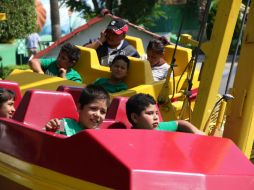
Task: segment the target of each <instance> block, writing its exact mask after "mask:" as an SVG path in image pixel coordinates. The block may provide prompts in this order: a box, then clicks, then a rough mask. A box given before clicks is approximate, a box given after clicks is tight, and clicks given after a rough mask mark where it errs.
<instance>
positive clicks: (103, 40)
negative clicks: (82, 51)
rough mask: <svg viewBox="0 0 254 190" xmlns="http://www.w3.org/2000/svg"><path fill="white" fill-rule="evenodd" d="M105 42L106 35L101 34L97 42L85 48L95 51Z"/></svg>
mask: <svg viewBox="0 0 254 190" xmlns="http://www.w3.org/2000/svg"><path fill="white" fill-rule="evenodd" d="M105 41H106V33H105V31H104V32H101V36H100V38H98V39H97V40H95V41H93V42H91V43H89V44H87V45H85V47H88V48H92V49H97V48H98V47H100V46H102V44H103V43H104V42H105Z"/></svg>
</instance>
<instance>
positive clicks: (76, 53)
mask: <svg viewBox="0 0 254 190" xmlns="http://www.w3.org/2000/svg"><path fill="white" fill-rule="evenodd" d="M79 58H80V49H79V48H77V47H76V46H74V45H72V44H70V43H66V44H64V45H63V46H62V48H61V50H60V53H59V55H58V57H57V59H55V58H47V59H36V58H34V59H32V60H30V61H29V65H30V68H31V69H32V70H33V71H34V72H37V73H41V74H44V73H45V74H47V75H51V76H58V77H61V78H65V79H67V80H72V81H75V82H78V83H82V78H81V76H80V75H79V73H78V72H77V71H75V70H74V69H73V67H74V66H75V64H76V63H77V61H78V60H79Z"/></svg>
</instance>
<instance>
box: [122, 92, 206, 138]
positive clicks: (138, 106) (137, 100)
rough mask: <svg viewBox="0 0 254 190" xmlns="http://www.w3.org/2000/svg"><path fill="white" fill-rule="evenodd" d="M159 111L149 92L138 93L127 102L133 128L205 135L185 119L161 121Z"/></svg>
mask: <svg viewBox="0 0 254 190" xmlns="http://www.w3.org/2000/svg"><path fill="white" fill-rule="evenodd" d="M158 112H159V111H158V108H157V106H156V102H155V100H154V98H153V97H152V96H150V95H149V94H143V93H139V94H136V95H134V96H132V97H130V98H129V99H128V101H127V103H126V114H127V117H128V120H129V122H130V123H131V124H132V125H133V129H155V130H163V131H179V132H188V133H195V134H201V135H204V133H203V132H202V131H200V130H198V129H197V128H196V127H195V126H194V125H192V124H191V123H190V122H187V121H184V120H177V121H169V122H159V115H158Z"/></svg>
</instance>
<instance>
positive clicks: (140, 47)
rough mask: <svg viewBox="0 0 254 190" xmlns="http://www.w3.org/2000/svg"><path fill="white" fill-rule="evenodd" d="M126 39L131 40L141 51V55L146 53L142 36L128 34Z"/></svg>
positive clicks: (138, 50)
mask: <svg viewBox="0 0 254 190" xmlns="http://www.w3.org/2000/svg"><path fill="white" fill-rule="evenodd" d="M125 40H127V41H128V42H129V44H131V45H132V46H133V47H134V48H135V49H136V50H137V52H138V53H139V55H140V56H142V55H144V54H145V50H144V46H143V42H142V40H141V39H140V38H137V37H134V36H128V35H127V36H126V37H125Z"/></svg>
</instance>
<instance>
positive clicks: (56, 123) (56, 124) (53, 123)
mask: <svg viewBox="0 0 254 190" xmlns="http://www.w3.org/2000/svg"><path fill="white" fill-rule="evenodd" d="M60 125H61V122H60V120H59V119H57V118H54V119H51V120H50V121H49V122H48V123H47V124H46V126H45V128H46V131H52V132H56V130H57V129H59V128H60Z"/></svg>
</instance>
